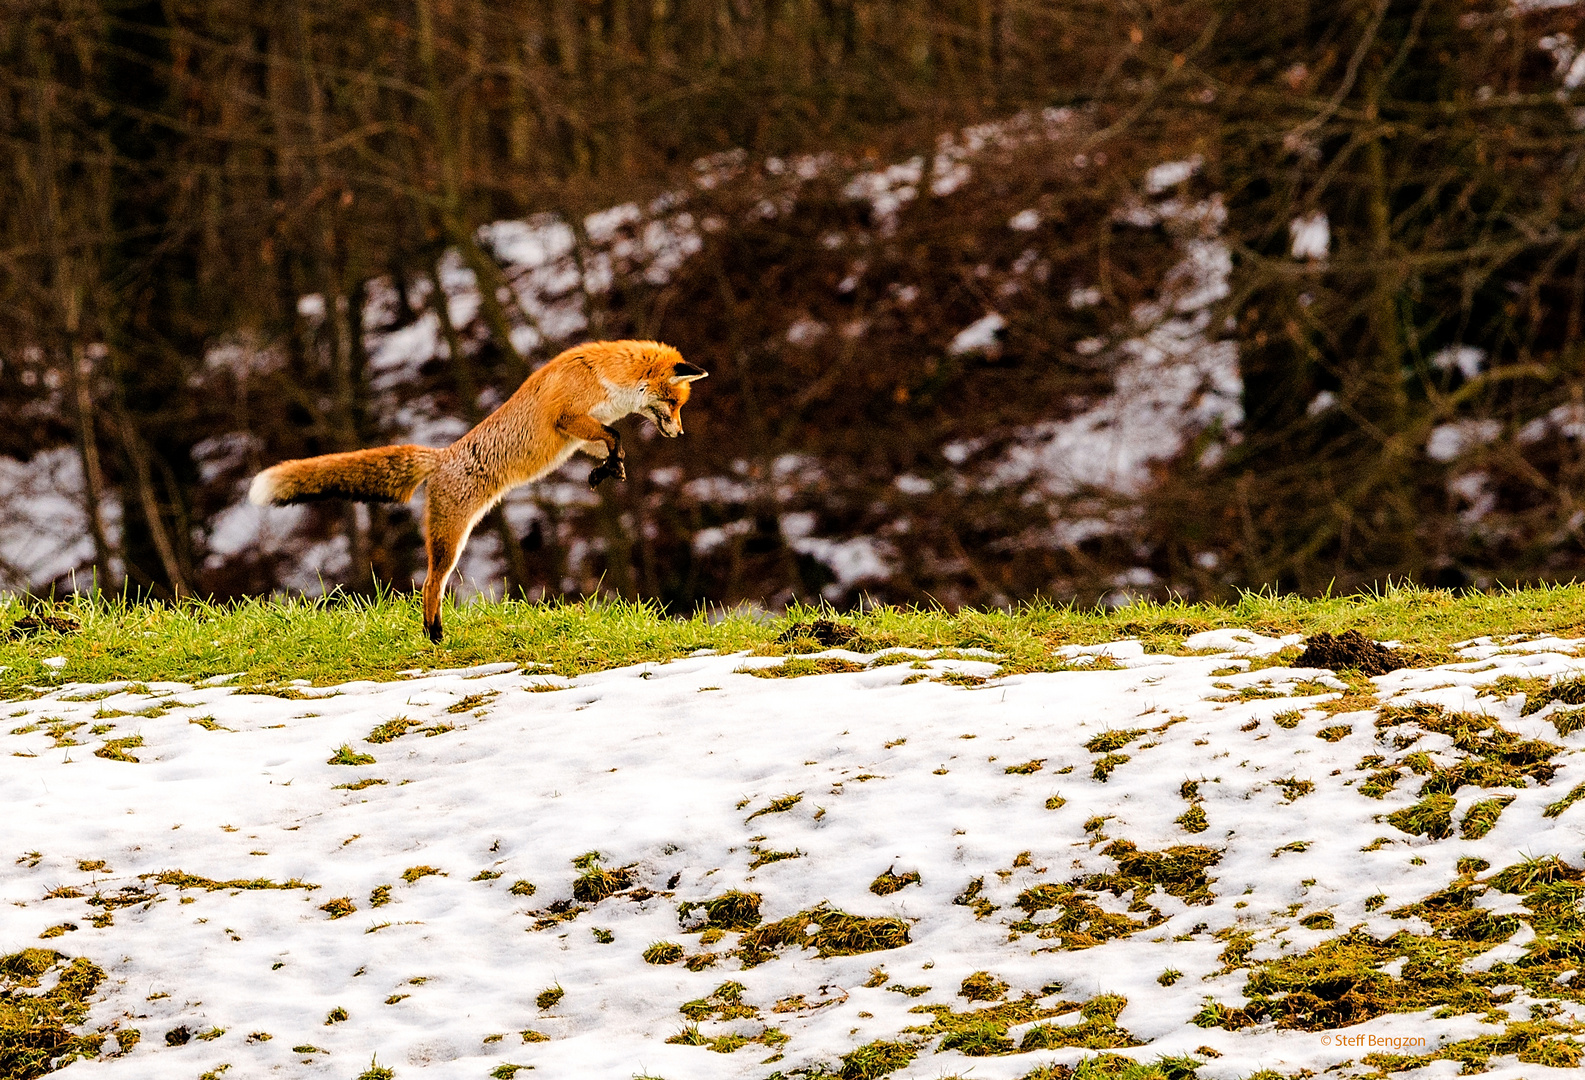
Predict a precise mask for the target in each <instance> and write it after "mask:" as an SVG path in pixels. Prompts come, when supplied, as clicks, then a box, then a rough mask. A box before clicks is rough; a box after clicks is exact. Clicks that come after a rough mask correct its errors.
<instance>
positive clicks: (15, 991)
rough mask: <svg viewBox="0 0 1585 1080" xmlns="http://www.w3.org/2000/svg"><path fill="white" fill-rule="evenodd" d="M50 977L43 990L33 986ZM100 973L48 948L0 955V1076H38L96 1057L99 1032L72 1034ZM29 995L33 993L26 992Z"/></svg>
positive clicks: (85, 1011)
mask: <svg viewBox="0 0 1585 1080" xmlns="http://www.w3.org/2000/svg"><path fill="white" fill-rule="evenodd" d="M51 975H54V976H55V981H54V985H53V986H52V987H51V988H50V989H48V990H41V989H39V987H40V986H41V984H42V983H43V982H44V980H45V978H46V977H47V976H51ZM104 978H105V973H104V971H103V970H102V969H100V968H99V967H97V966H96V965H94V964H92V963H90V962H89V961H88V960H86V959H83V958H81V957H78V958H76V959H72V960H68V959H67V957H66V956H65V955H64V954H62V953H58V952H56V951H54V950H53V949H38V948H33V949H23V950H21V951H20V952H15V953H11V954H9V955H6V956H0V1076H5V1077H16V1078H17V1080H29V1078H32V1077H37V1076H42V1075H44V1074H45V1073H47V1072H50V1071H51V1070H53V1069H56V1068H61V1067H63V1066H65V1065H66V1064H68V1063H70V1062H72V1061H75V1060H77V1059H78V1058H92V1057H98V1056H99V1048H100V1046H101V1045H102V1044H103V1042H104V1040H105V1032H103V1031H100V1032H92V1033H86V1032H78V1031H74V1030H73V1029H74V1028H79V1027H81V1026H82V1025H83V1024H84V1023H85V1022H86V1021H87V1019H88V1006H89V999H90V998H91V997H92V996H93V994H94V992H95V991H96V990H97V989H98V988H99V984H100V983H102V982H103V981H104ZM29 991H35V992H31V993H30V992H29Z"/></svg>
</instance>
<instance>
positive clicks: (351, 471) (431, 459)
mask: <svg viewBox="0 0 1585 1080" xmlns="http://www.w3.org/2000/svg"><path fill="white" fill-rule="evenodd" d="M442 453H443V451H440V450H435V449H432V448H430V447H427V446H412V445H404V446H382V447H380V448H378V449H376V450H354V451H352V452H350V453H346V454H324V455H322V456H320V457H311V458H299V459H297V460H295V461H283V462H281V463H280V464H279V465H274V466H271V467H270V468H268V469H265V470H264V471H263V472H261V473H259V475H257V476H255V477H254V478H253V486H252V487H250V488H249V489H248V500H249V501H250V502H254V503H257V504H258V505H260V506H270V505H275V506H285V505H286V504H288V503H300V502H313V501H315V500H318V499H350V500H352V501H354V502H406V501H407V500H408V499H411V498H412V497H413V492H415V491H417V490H418V485H420V484H422V483H423V482H424V481H425V480H427V479H429V475H430V473H432V472H434V471H435V469H436V467H437V466H438V465H439V464H440V455H441V454H442Z"/></svg>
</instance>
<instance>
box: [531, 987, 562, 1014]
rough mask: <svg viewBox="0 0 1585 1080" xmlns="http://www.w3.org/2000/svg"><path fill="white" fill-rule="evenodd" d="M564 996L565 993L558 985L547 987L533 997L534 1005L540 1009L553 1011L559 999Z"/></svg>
mask: <svg viewBox="0 0 1585 1080" xmlns="http://www.w3.org/2000/svg"><path fill="white" fill-rule="evenodd" d="M566 996H567V991H565V990H563V989H562V988H561V986H560V984H558V985H556V986H547V987H546V988H545V989H543V990H541V991H540V992H539V993H538V994H537V995H536V996H535V998H534V1004H535V1005H538V1006H539V1007H540V1008H541V1009H554V1008H555V1007H556V1006H557V1005H558V1004H560V1002H561V999H562V998H564V997H566Z"/></svg>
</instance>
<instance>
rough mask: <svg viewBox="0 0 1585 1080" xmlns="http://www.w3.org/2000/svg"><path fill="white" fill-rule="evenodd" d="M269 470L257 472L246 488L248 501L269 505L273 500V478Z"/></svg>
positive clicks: (257, 504) (258, 504)
mask: <svg viewBox="0 0 1585 1080" xmlns="http://www.w3.org/2000/svg"><path fill="white" fill-rule="evenodd" d="M271 471H272V470H270V469H265V470H264V471H263V472H261V473H259V475H257V476H255V477H254V478H253V483H252V485H250V486H249V488H248V501H249V502H250V503H253V504H254V505H255V506H269V505H270V504H271V503H273V502H274V501H275V478H274V477H273V476H271V475H270V473H271Z"/></svg>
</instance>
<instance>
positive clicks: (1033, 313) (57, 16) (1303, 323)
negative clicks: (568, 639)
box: [0, 0, 1585, 611]
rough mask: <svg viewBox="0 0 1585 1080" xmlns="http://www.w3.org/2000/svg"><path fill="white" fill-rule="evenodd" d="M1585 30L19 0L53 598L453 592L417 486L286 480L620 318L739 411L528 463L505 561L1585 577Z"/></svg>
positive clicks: (782, 590)
mask: <svg viewBox="0 0 1585 1080" xmlns="http://www.w3.org/2000/svg"><path fill="white" fill-rule="evenodd" d="M1582 16H1585V10H1582V8H1581V7H1580V6H1578V5H1576V4H1573V3H1567V2H1558V0H1528V2H1520V0H1335V2H1331V3H1326V2H1320V0H1286V2H1284V3H1275V4H1255V3H1248V2H1247V0H490V2H485V0H344V2H342V3H338V4H334V5H324V4H310V3H306V2H303V0H245V2H244V0H114V2H112V0H0V176H3V180H0V192H3V194H0V414H3V415H4V416H5V417H6V423H4V424H3V425H0V587H4V588H9V589H15V590H31V591H34V592H48V591H49V590H50V589H52V588H54V589H56V590H60V589H71V588H74V587H75V588H78V589H85V588H89V587H91V586H92V585H93V584H94V583H95V582H97V583H98V584H99V585H100V586H102V587H104V588H107V589H120V588H122V587H123V586H125V587H128V588H130V589H132V590H134V591H141V592H144V593H147V594H152V595H155V596H166V597H169V596H172V595H181V594H200V595H214V596H221V597H224V596H235V595H241V594H249V593H268V592H270V591H272V590H282V589H286V590H293V591H296V590H302V591H307V592H315V591H318V590H321V589H330V588H333V587H337V586H339V587H341V588H343V589H346V590H349V591H367V590H369V589H371V588H373V586H374V582H375V581H376V580H378V581H380V582H386V583H391V584H394V585H396V586H397V587H400V588H407V587H410V585H411V583H412V582H413V581H414V580H415V577H417V576H420V575H421V574H422V572H423V564H422V548H421V543H420V538H419V534H418V528H417V518H416V516H415V510H416V505H415V506H413V507H390V506H376V507H354V506H346V505H341V504H325V505H316V506H313V507H310V508H297V509H293V510H270V511H264V510H260V509H258V508H255V507H250V506H248V505H246V502H245V491H246V485H247V481H248V479H249V478H250V476H251V475H252V473H253V472H255V471H256V470H258V469H259V468H262V467H264V466H267V465H269V464H272V463H274V462H276V461H278V460H281V459H283V458H287V457H300V456H306V455H310V454H316V453H324V452H329V451H335V450H346V449H352V448H356V447H362V446H372V445H378V444H383V443H387V442H395V441H420V442H429V443H433V444H441V443H444V442H446V441H448V440H450V439H452V438H455V437H456V436H457V435H458V434H460V433H461V432H462V431H464V430H466V428H467V427H468V426H470V425H471V424H472V423H473V422H476V421H477V420H478V419H479V418H480V417H482V416H483V415H484V414H485V413H486V412H488V410H489V409H491V408H493V407H494V406H495V405H497V404H499V403H500V402H501V401H503V400H504V399H505V397H506V395H508V394H510V393H511V391H512V390H513V389H514V388H515V387H516V385H517V384H518V382H519V381H520V380H521V379H522V378H523V377H524V376H525V375H526V374H527V373H528V372H530V371H531V370H533V368H534V367H535V366H536V365H537V364H540V363H542V362H544V361H545V360H547V359H549V358H550V357H551V356H553V355H555V353H557V352H559V351H560V350H561V349H562V348H564V347H566V346H567V345H570V344H573V343H575V342H577V341H581V340H587V339H591V338H615V337H645V338H651V337H652V338H658V339H661V340H664V341H667V342H669V343H671V344H673V345H675V346H677V347H678V348H680V349H681V350H682V351H683V353H684V355H685V356H687V357H688V358H689V359H690V360H692V361H694V362H695V363H698V364H700V365H702V366H703V367H705V368H707V369H709V370H710V372H711V377H710V379H709V380H708V381H706V382H703V383H700V384H698V385H697V386H696V388H695V395H694V399H693V402H692V403H690V404H689V406H688V409H687V410H686V412H687V415H686V416H685V420H686V426H687V429H688V434H687V435H686V436H685V437H684V438H682V439H679V440H675V441H670V440H660V439H655V438H650V437H646V436H645V435H641V434H630V436H629V439H628V441H627V446H628V453H629V462H628V469H629V477H630V479H629V480H628V482H627V483H625V484H607V485H605V486H604V487H602V488H601V489H600V490H599V491H598V492H597V493H593V492H590V491H589V490H588V489H587V486H586V485H585V484H584V483H583V479H582V478H583V476H584V474H585V473H586V472H587V469H588V465H587V463H581V464H578V463H575V467H569V469H568V470H567V471H566V472H565V473H564V474H558V475H557V476H555V477H553V478H551V479H548V480H547V481H546V482H544V483H542V484H539V485H535V486H532V487H529V488H525V489H522V490H520V491H519V492H517V493H515V494H514V495H513V497H512V498H510V499H509V500H508V501H507V503H506V504H504V506H503V507H502V509H501V510H499V511H497V512H495V513H493V514H492V515H491V517H490V518H488V519H487V520H486V521H485V522H484V523H483V524H481V526H480V528H479V530H478V531H477V532H476V534H475V539H474V541H473V544H472V547H471V548H470V551H469V554H468V558H467V561H465V563H464V564H463V566H462V568H461V569H462V573H463V576H464V579H465V581H466V582H467V583H468V584H469V585H470V587H472V588H474V589H478V590H483V591H495V592H497V593H498V592H499V591H500V590H501V589H502V588H503V587H504V588H508V589H510V590H511V591H512V592H513V593H514V594H516V593H517V592H518V591H519V590H522V591H524V592H526V593H527V594H528V595H529V596H532V597H540V596H548V597H555V596H562V595H579V594H584V593H590V592H595V591H605V592H608V593H620V594H622V595H625V596H641V597H652V598H655V599H657V600H659V601H661V602H662V603H664V604H666V605H668V606H669V607H670V608H671V609H672V610H676V611H687V610H690V609H692V608H693V607H694V606H696V605H698V604H700V603H704V602H715V603H726V604H730V603H736V602H740V601H750V602H756V603H763V604H767V605H770V606H773V607H774V606H777V605H779V604H784V603H786V602H787V601H788V600H790V599H792V598H794V597H797V598H803V599H816V598H819V597H825V598H827V599H829V600H830V601H832V602H833V603H836V604H838V605H852V604H855V603H859V602H862V601H863V599H864V598H866V597H867V598H871V599H874V600H876V601H887V602H923V601H928V600H936V601H939V602H942V603H945V604H947V605H949V606H956V605H960V604H978V605H985V604H1005V603H1008V602H1012V601H1017V600H1020V599H1025V598H1029V597H1032V596H1035V595H1037V594H1039V595H1045V596H1050V597H1053V598H1056V599H1059V600H1067V599H1075V598H1076V599H1078V600H1080V601H1081V602H1085V603H1091V602H1094V601H1096V600H1101V599H1111V600H1114V601H1115V600H1118V599H1121V598H1124V597H1128V596H1136V595H1158V596H1159V595H1164V594H1165V593H1166V592H1168V591H1169V590H1171V591H1173V592H1176V593H1179V594H1182V595H1185V596H1187V597H1190V598H1199V599H1216V598H1225V597H1227V596H1228V595H1230V594H1231V593H1232V592H1233V591H1234V590H1236V589H1238V588H1242V587H1259V586H1264V585H1270V586H1273V587H1275V588H1277V589H1281V590H1297V591H1301V592H1305V593H1316V592H1320V591H1322V590H1325V589H1327V588H1328V587H1332V588H1335V589H1339V590H1347V589H1352V588H1355V587H1358V586H1362V585H1369V584H1370V583H1374V582H1382V581H1385V580H1387V579H1388V578H1392V579H1395V580H1397V579H1413V580H1416V581H1419V582H1422V583H1425V584H1429V585H1444V586H1461V585H1470V586H1475V587H1483V588H1484V587H1491V586H1493V585H1495V584H1511V583H1518V582H1530V581H1541V580H1566V579H1571V578H1575V577H1578V576H1580V575H1581V572H1582V569H1585V533H1582V529H1585V486H1582V485H1585V327H1582V317H1585V153H1582V150H1585V54H1582V53H1581V52H1580V49H1581V47H1582V46H1585V17H1582ZM637 424H638V422H637V420H636V419H635V420H630V421H627V422H625V423H624V428H626V429H632V430H634V431H636V426H637Z"/></svg>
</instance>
